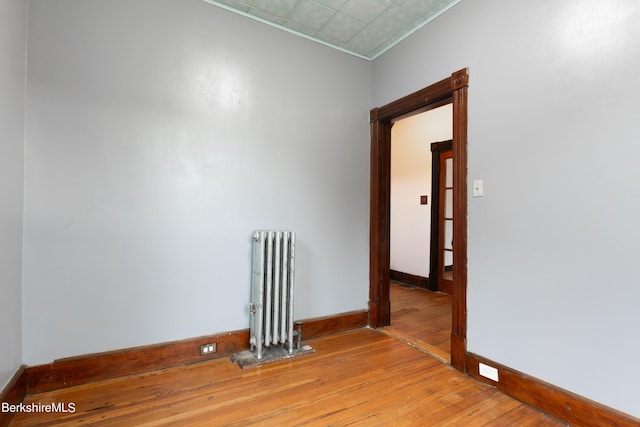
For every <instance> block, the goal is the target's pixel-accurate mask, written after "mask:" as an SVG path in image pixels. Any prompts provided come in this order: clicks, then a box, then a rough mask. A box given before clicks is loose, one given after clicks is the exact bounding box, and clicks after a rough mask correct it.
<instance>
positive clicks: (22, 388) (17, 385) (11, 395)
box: [0, 365, 27, 427]
mask: <svg viewBox="0 0 640 427" xmlns="http://www.w3.org/2000/svg"><path fill="white" fill-rule="evenodd" d="M26 395H27V367H26V366H24V365H22V366H21V367H20V368H19V369H18V370H17V371H16V373H15V374H14V375H13V378H11V381H9V383H8V384H7V385H6V386H5V388H4V389H3V390H2V392H0V403H2V402H6V403H8V404H10V405H17V404H18V403H20V402H22V401H23V400H24V398H25V396H26ZM14 415H15V413H13V412H2V411H0V427H5V426H8V425H9V423H10V422H11V420H12V419H13V416H14Z"/></svg>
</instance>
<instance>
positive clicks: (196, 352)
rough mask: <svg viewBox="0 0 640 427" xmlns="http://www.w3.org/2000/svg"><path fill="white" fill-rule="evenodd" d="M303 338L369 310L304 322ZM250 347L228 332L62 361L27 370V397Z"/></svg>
mask: <svg viewBox="0 0 640 427" xmlns="http://www.w3.org/2000/svg"><path fill="white" fill-rule="evenodd" d="M302 322H303V324H302V338H303V339H308V338H313V337H317V336H321V335H327V334H331V333H335V332H341V331H346V330H349V329H356V328H361V327H364V326H366V325H367V323H368V312H367V311H366V310H362V311H354V312H349V313H341V314H337V315H334V316H327V317H321V318H314V319H308V320H302ZM214 342H215V343H216V344H217V352H216V353H212V354H210V355H207V356H201V355H200V346H201V345H203V344H208V343H214ZM248 348H249V330H248V329H244V330H239V331H233V332H225V333H221V334H215V335H208V336H203V337H198V338H189V339H185V340H180V341H173V342H167V343H161V344H152V345H147V346H141V347H133V348H128V349H123V350H115V351H109V352H104V353H97V354H89V355H84V356H77V357H70V358H65V359H59V360H56V361H54V362H53V363H49V364H46V365H39V366H33V367H30V368H27V380H26V382H25V384H26V394H34V393H42V392H47V391H52V390H57V389H61V388H66V387H72V386H75V385H80V384H87V383H91V382H94V381H102V380H107V379H110V378H117V377H123V376H126V375H133V374H140V373H143V372H149V371H154V370H158V369H165V368H170V367H173V366H180V365H188V364H191V363H197V362H202V361H205V360H209V359H216V358H221V357H229V356H231V354H233V353H236V352H239V351H243V350H247V349H248Z"/></svg>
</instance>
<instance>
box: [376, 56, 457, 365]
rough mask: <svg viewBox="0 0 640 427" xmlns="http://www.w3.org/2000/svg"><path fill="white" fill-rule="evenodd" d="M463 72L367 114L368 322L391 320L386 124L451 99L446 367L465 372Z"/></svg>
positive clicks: (388, 135) (388, 130) (379, 323)
mask: <svg viewBox="0 0 640 427" xmlns="http://www.w3.org/2000/svg"><path fill="white" fill-rule="evenodd" d="M468 83H469V73H468V70H467V69H466V68H465V69H462V70H459V71H456V72H455V73H453V74H452V75H451V77H448V78H445V79H443V80H441V81H439V82H437V83H434V84H432V85H431V86H428V87H426V88H424V89H421V90H419V91H417V92H414V93H412V94H410V95H407V96H405V97H403V98H401V99H398V100H397V101H394V102H392V103H390V104H387V105H385V106H382V107H378V108H374V109H372V110H371V112H370V124H371V197H370V223H369V224H370V240H369V325H370V326H371V327H372V328H380V327H383V326H387V325H389V324H390V321H391V317H390V306H389V262H390V247H389V242H390V237H391V236H390V223H389V219H390V187H391V175H390V170H391V126H392V123H393V121H394V120H397V119H398V118H401V117H408V116H411V115H413V114H417V113H419V112H423V111H427V110H430V109H433V108H436V107H439V106H442V105H445V104H448V103H453V144H452V145H453V162H454V163H453V185H454V187H455V189H456V191H454V196H453V199H454V200H453V217H454V230H453V245H454V247H455V248H456V250H455V251H454V260H453V281H454V287H453V296H452V297H453V298H452V317H453V323H452V328H451V329H452V330H451V366H453V367H454V368H456V369H458V370H460V371H463V372H464V371H465V354H466V347H467V344H466V336H467V88H468Z"/></svg>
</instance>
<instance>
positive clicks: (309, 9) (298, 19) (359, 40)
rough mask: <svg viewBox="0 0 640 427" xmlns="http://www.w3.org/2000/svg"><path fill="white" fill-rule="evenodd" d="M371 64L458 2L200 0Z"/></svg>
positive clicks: (454, 0) (421, 0) (455, 0)
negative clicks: (371, 61)
mask: <svg viewBox="0 0 640 427" xmlns="http://www.w3.org/2000/svg"><path fill="white" fill-rule="evenodd" d="M204 1H206V2H208V3H211V4H214V5H216V6H220V7H223V8H225V9H228V10H230V11H232V12H236V13H239V14H242V15H244V16H248V17H250V18H253V19H256V20H258V21H261V22H264V23H267V24H270V25H273V26H276V27H278V28H281V29H284V30H287V31H289V32H292V33H295V34H297V35H300V36H303V37H306V38H309V39H312V40H315V41H317V42H320V43H323V44H325V45H328V46H331V47H333V48H336V49H339V50H341V51H344V52H347V53H350V54H352V55H355V56H358V57H360V58H364V59H368V60H372V59H375V58H376V57H378V56H379V55H381V54H382V53H384V52H385V51H386V50H387V49H389V48H391V47H393V46H394V45H395V44H396V43H398V42H400V41H401V40H403V39H404V38H406V37H407V36H409V35H410V34H411V33H413V32H414V31H416V30H417V29H418V28H420V27H422V26H423V25H425V24H427V23H428V22H430V21H431V20H433V19H435V18H436V17H437V16H439V15H440V14H442V13H443V12H445V11H446V10H447V9H449V8H450V7H452V6H453V5H455V4H456V3H458V2H459V1H460V0H204Z"/></svg>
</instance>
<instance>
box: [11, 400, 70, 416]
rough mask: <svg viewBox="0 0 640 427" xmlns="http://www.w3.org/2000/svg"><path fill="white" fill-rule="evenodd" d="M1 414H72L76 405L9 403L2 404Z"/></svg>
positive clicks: (61, 403)
mask: <svg viewBox="0 0 640 427" xmlns="http://www.w3.org/2000/svg"><path fill="white" fill-rule="evenodd" d="M0 406H1V408H0V410H2V412H3V413H7V412H11V413H16V412H26V413H37V412H47V413H52V412H56V413H68V414H73V413H74V412H76V404H75V403H74V402H68V403H67V402H57V403H37V402H31V403H16V404H10V403H9V402H2V405H0Z"/></svg>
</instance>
